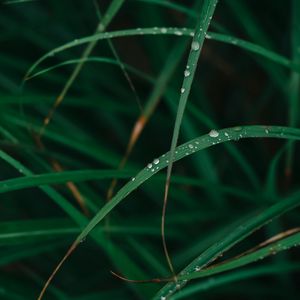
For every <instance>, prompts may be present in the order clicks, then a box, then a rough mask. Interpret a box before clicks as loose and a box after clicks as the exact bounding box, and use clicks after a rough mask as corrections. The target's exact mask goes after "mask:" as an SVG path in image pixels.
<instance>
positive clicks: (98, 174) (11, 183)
mask: <svg viewBox="0 0 300 300" xmlns="http://www.w3.org/2000/svg"><path fill="white" fill-rule="evenodd" d="M133 174H134V173H133V172H126V171H125V172H124V171H122V172H120V171H115V170H83V171H63V172H54V173H48V174H34V175H29V176H26V177H20V178H13V179H8V180H3V181H0V194H1V193H7V192H10V191H15V190H20V189H24V188H29V187H35V186H40V185H49V184H58V183H66V182H68V181H72V182H80V181H88V180H99V179H110V178H114V177H116V178H130V176H132V175H133Z"/></svg>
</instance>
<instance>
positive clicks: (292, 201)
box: [0, 125, 300, 299]
mask: <svg viewBox="0 0 300 300" xmlns="http://www.w3.org/2000/svg"><path fill="white" fill-rule="evenodd" d="M263 137H267V138H281V139H293V140H300V129H296V128H289V127H279V126H267V127H266V126H258V125H257V126H244V127H234V128H227V129H222V130H219V131H215V132H214V135H213V136H211V134H206V135H203V136H201V137H199V138H196V139H194V140H191V141H189V142H187V143H185V144H182V145H180V146H178V147H177V148H176V150H175V153H174V162H176V161H178V160H180V159H182V158H184V157H187V156H189V155H191V154H194V153H196V152H198V151H200V150H202V149H206V148H209V147H212V146H214V145H216V144H220V143H224V142H227V141H230V140H235V141H237V140H239V139H241V138H263ZM0 154H1V152H0ZM169 154H170V153H169V152H167V153H166V154H163V155H162V156H160V157H159V158H156V159H155V160H154V161H153V162H151V163H149V164H148V165H147V166H146V167H145V168H144V169H142V170H141V171H140V172H139V173H138V174H137V175H136V177H133V178H132V180H131V181H130V182H128V183H127V184H126V185H124V186H123V187H122V188H121V189H120V190H119V191H118V192H117V193H116V195H115V196H114V197H113V198H112V199H111V201H110V202H108V203H107V204H105V205H104V206H103V207H102V208H101V209H100V211H99V212H98V213H97V214H96V215H95V217H94V218H93V219H92V220H91V221H90V222H89V223H88V225H87V226H86V227H85V228H84V229H83V230H82V232H81V233H80V235H78V237H77V238H76V240H75V241H74V243H73V244H72V246H71V248H70V249H69V251H68V252H67V253H66V255H65V256H64V257H63V259H62V260H61V262H60V263H59V265H58V267H57V268H56V269H55V270H54V272H53V273H52V274H51V276H50V277H49V279H48V281H47V282H46V284H45V287H44V289H43V290H42V292H41V296H40V299H41V297H42V296H43V294H44V293H45V290H46V289H47V287H48V285H49V284H50V282H51V280H52V279H53V277H54V276H55V274H56V273H57V272H58V270H59V269H60V267H61V266H62V265H63V263H64V261H65V260H66V259H67V258H68V256H69V255H70V254H71V253H72V252H73V251H74V250H75V248H76V247H77V246H78V245H79V244H80V241H81V240H83V239H85V238H86V236H87V235H88V234H90V232H91V231H92V230H93V229H94V228H95V227H96V226H97V225H98V224H99V223H100V222H101V221H102V220H103V219H104V218H105V216H106V215H108V214H109V213H110V212H111V211H112V210H113V209H114V208H115V207H116V206H117V205H118V204H119V203H120V202H121V201H122V200H123V199H125V198H126V197H127V196H128V195H129V194H130V193H132V192H133V191H134V190H135V189H137V188H138V187H139V186H140V185H142V184H143V183H144V182H145V181H146V180H148V179H149V178H151V177H152V176H153V175H154V174H156V173H158V172H159V171H161V170H162V169H164V168H166V167H167V165H168V158H169ZM299 198H300V193H298V194H296V195H293V196H291V197H289V198H287V199H286V200H285V201H282V202H280V203H278V204H276V205H274V206H272V207H270V208H269V209H268V210H266V211H265V212H264V213H263V214H262V215H260V216H258V217H256V218H255V219H254V220H250V221H249V222H248V223H247V224H245V226H242V227H241V228H238V229H237V231H235V232H233V233H232V234H230V235H229V236H227V237H226V238H225V240H224V241H223V242H222V243H218V244H217V245H214V246H213V247H211V248H209V249H208V250H207V251H208V252H205V255H203V256H201V262H203V264H207V263H209V262H210V261H211V260H213V259H214V258H216V257H218V255H219V254H220V253H222V252H224V251H225V250H227V249H229V248H230V247H232V246H233V245H235V244H236V243H238V242H239V241H240V240H242V239H243V238H245V237H246V236H248V235H250V234H251V233H252V232H253V231H254V230H256V229H257V228H259V227H261V226H263V225H264V224H265V223H266V222H267V221H269V220H270V219H271V218H274V217H276V216H278V215H280V214H283V213H284V212H286V211H288V210H290V209H292V208H293V207H295V206H297V205H299V204H300V201H299V200H300V199H299ZM198 261H199V260H196V261H195V262H193V263H192V264H191V265H189V266H188V267H187V268H186V269H185V270H184V272H186V270H190V269H191V270H193V269H194V268H195V267H196V266H197V265H198ZM184 274H185V273H181V274H180V275H184ZM177 284H178V283H177ZM169 290H171V291H172V293H173V292H174V291H175V290H176V283H169V284H168V285H167V286H166V287H165V288H163V289H162V290H161V292H159V293H158V296H157V297H158V299H160V297H161V296H164V295H166V294H168V291H169Z"/></svg>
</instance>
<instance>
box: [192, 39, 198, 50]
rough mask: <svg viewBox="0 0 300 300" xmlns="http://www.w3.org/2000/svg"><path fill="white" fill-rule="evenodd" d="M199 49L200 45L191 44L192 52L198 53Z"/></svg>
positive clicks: (196, 43)
mask: <svg viewBox="0 0 300 300" xmlns="http://www.w3.org/2000/svg"><path fill="white" fill-rule="evenodd" d="M199 49H200V44H199V43H198V42H196V41H194V42H192V50H194V51H198V50H199Z"/></svg>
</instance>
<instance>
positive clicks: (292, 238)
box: [179, 228, 300, 280]
mask: <svg viewBox="0 0 300 300" xmlns="http://www.w3.org/2000/svg"><path fill="white" fill-rule="evenodd" d="M295 231H298V232H296V233H295ZM286 234H288V233H286ZM299 245H300V233H299V228H297V229H296V230H294V232H293V233H290V234H289V236H288V237H284V238H281V239H279V241H276V242H274V243H271V244H269V245H267V246H265V247H262V248H261V249H258V250H256V251H254V252H252V251H251V253H249V254H245V255H242V256H241V257H238V258H233V259H232V260H230V261H228V262H226V261H225V262H224V263H220V264H217V265H212V266H211V267H209V268H206V269H204V270H202V271H197V270H195V272H193V273H192V274H189V275H184V276H182V277H179V280H190V279H196V278H202V277H207V276H212V275H215V274H218V273H221V272H226V271H230V270H233V269H236V268H240V267H242V266H245V265H247V264H250V263H253V262H257V261H259V260H262V259H264V258H266V257H268V256H270V255H275V254H277V253H279V252H281V251H284V250H289V249H290V248H292V247H298V246H299Z"/></svg>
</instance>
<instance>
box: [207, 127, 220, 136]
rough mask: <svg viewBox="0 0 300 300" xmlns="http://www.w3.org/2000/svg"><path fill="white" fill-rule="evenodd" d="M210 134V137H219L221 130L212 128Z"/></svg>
mask: <svg viewBox="0 0 300 300" xmlns="http://www.w3.org/2000/svg"><path fill="white" fill-rule="evenodd" d="M208 135H209V136H210V137H213V138H215V137H218V136H219V132H218V131H217V130H214V129H212V130H211V131H210V132H209V133H208Z"/></svg>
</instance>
